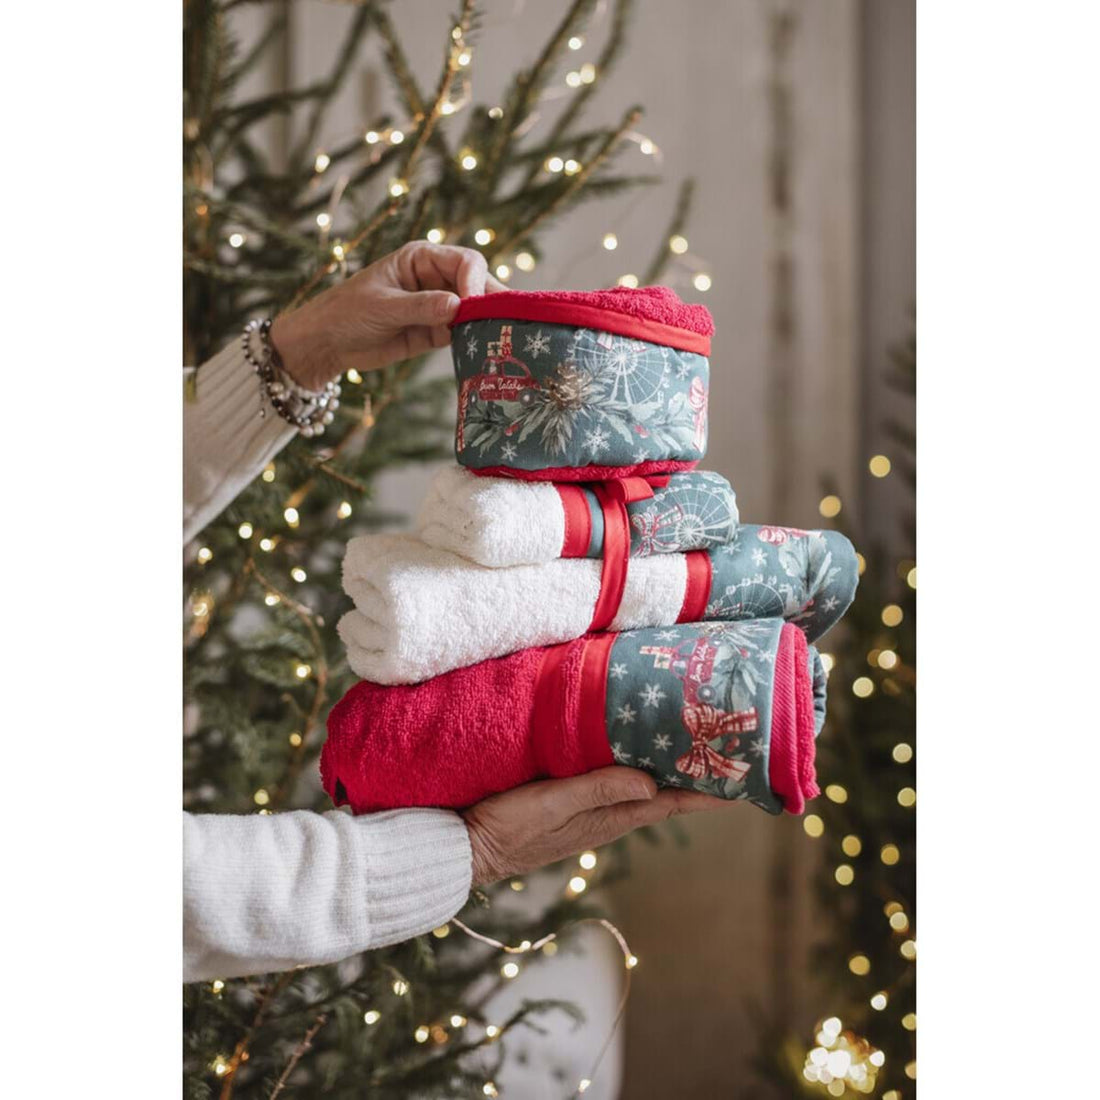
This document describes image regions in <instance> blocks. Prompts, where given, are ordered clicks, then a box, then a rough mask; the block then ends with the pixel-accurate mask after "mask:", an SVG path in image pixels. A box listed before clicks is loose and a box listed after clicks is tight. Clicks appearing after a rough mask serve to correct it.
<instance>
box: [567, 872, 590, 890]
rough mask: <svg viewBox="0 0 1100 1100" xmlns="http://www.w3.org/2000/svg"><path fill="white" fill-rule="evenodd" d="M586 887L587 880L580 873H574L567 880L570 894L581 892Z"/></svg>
mask: <svg viewBox="0 0 1100 1100" xmlns="http://www.w3.org/2000/svg"><path fill="white" fill-rule="evenodd" d="M587 889H588V882H587V880H586V879H583V878H581V876H580V875H574V876H573V877H572V878H571V879H570V880H569V892H570V893H571V894H583V893H584V892H585V890H587Z"/></svg>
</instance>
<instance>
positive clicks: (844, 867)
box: [833, 863, 856, 886]
mask: <svg viewBox="0 0 1100 1100" xmlns="http://www.w3.org/2000/svg"><path fill="white" fill-rule="evenodd" d="M833 877H834V878H835V879H836V881H837V882H838V883H839V884H840V885H841V886H851V885H852V883H853V882H854V881H855V877H856V873H855V871H853V870H852V867H851V865H850V864H847V863H842V864H841V865H840V866H839V867H838V868H837V869H836V870H835V871H834V872H833Z"/></svg>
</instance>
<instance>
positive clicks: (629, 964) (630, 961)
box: [623, 955, 638, 970]
mask: <svg viewBox="0 0 1100 1100" xmlns="http://www.w3.org/2000/svg"><path fill="white" fill-rule="evenodd" d="M623 965H624V966H625V967H626V968H627V970H633V969H634V967H636V966H637V965H638V956H637V955H627V957H626V958H625V959H624V960H623Z"/></svg>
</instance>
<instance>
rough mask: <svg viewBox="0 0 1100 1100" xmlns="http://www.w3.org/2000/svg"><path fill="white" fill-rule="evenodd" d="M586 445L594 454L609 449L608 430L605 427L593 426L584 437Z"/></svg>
mask: <svg viewBox="0 0 1100 1100" xmlns="http://www.w3.org/2000/svg"><path fill="white" fill-rule="evenodd" d="M584 442H585V446H587V447H588V448H589V449H590V450H591V451H592V453H593V454H594V455H598V454H599V453H600V452H601V451H606V450H607V444H608V442H609V439H608V435H607V432H605V431H604V430H603V428H593V429H592V430H591V431H590V432H589V433H588V435H586V436H585V437H584Z"/></svg>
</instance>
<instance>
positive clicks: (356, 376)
mask: <svg viewBox="0 0 1100 1100" xmlns="http://www.w3.org/2000/svg"><path fill="white" fill-rule="evenodd" d="M344 377H345V378H346V379H347V380H348V381H349V382H350V383H351V384H352V385H354V386H358V385H359V383H360V382H362V381H363V376H362V375H361V374H360V373H359V372H358V371H357V370H356V369H355V368H354V367H352V368H351V369H350V370H349V371H348V372H347V374H346V375H344Z"/></svg>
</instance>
